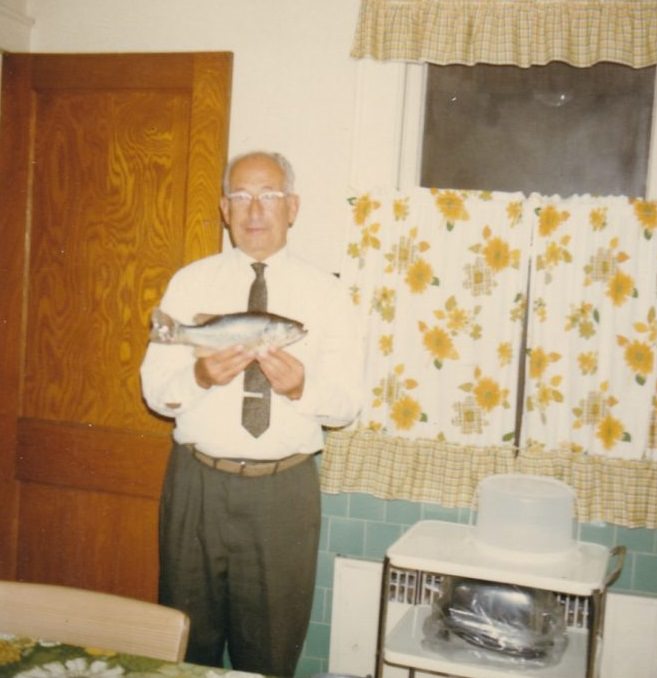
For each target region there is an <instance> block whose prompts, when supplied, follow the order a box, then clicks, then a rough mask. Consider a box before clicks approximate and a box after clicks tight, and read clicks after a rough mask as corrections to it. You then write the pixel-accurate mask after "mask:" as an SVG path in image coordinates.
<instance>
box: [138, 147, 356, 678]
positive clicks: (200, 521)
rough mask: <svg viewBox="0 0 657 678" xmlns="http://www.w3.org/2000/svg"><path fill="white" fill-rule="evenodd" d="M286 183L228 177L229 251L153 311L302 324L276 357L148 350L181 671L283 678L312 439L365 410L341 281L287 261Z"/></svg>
mask: <svg viewBox="0 0 657 678" xmlns="http://www.w3.org/2000/svg"><path fill="white" fill-rule="evenodd" d="M298 210H299V197H298V196H297V195H296V194H295V193H294V176H293V172H292V169H291V167H290V165H289V163H288V162H287V160H286V159H285V158H284V157H282V156H281V155H279V154H276V153H265V152H253V153H249V154H246V155H242V156H240V157H237V158H235V159H234V160H233V161H232V162H231V163H230V164H229V165H228V167H227V170H226V175H225V178H224V197H223V198H222V200H221V211H222V214H223V217H224V220H225V223H226V225H227V227H228V228H229V230H230V235H231V240H232V242H233V245H234V247H233V248H232V249H228V250H227V251H225V252H223V253H221V254H217V255H213V256H210V257H206V258H205V259H201V260H200V261H196V262H194V263H192V264H190V265H188V266H186V267H184V268H183V269H181V270H180V271H178V272H177V273H176V274H175V275H174V276H173V278H172V279H171V281H170V283H169V285H168V287H167V290H166V292H165V294H164V296H163V298H162V301H161V304H160V308H161V310H162V311H163V312H165V313H166V314H168V315H170V316H171V317H172V318H175V319H176V320H178V321H180V322H183V323H187V324H193V322H194V320H193V319H194V317H195V316H196V315H197V314H210V315H223V314H228V313H236V312H241V311H246V310H247V308H248V309H252V310H257V311H266V312H269V313H272V314H277V315H280V316H285V317H288V318H292V319H294V320H297V321H299V322H300V323H303V325H304V328H305V329H306V330H307V333H306V334H305V336H304V337H303V338H302V339H301V340H299V341H297V342H296V343H293V344H292V345H289V346H286V347H284V348H272V347H269V348H267V349H266V350H264V351H261V350H259V351H257V352H254V351H253V350H251V349H249V348H248V347H246V346H244V345H240V344H237V345H233V346H228V347H224V348H221V349H217V350H216V351H213V352H211V353H210V354H209V355H208V352H207V351H204V352H199V351H198V350H196V351H195V349H194V348H193V347H191V346H188V345H183V344H166V343H155V342H152V343H151V344H150V345H149V347H148V349H147V352H146V356H145V358H144V361H143V364H142V368H141V377H142V385H143V393H144V397H145V399H146V402H147V403H148V405H149V406H150V407H151V408H152V409H153V410H154V411H155V412H157V413H159V414H161V415H164V416H167V417H172V418H174V419H175V428H174V434H173V437H174V443H173V449H172V452H171V458H170V460H169V466H168V470H167V475H166V479H165V483H164V488H163V494H162V501H161V515H160V601H161V602H162V603H163V604H166V605H171V606H172V607H176V608H179V609H181V610H184V611H185V612H187V613H188V614H189V616H190V618H191V634H190V645H189V651H188V659H189V660H190V661H193V662H197V663H202V664H210V665H216V666H221V665H222V661H223V655H224V648H225V647H226V646H227V648H228V653H229V657H230V662H231V665H232V666H233V668H235V669H239V670H242V671H252V672H257V673H264V674H270V675H272V674H273V675H278V676H291V675H293V674H294V671H295V667H296V663H297V661H298V658H299V655H300V652H301V648H302V645H303V642H304V638H305V634H306V631H307V627H308V621H309V617H310V610H311V605H312V597H313V591H314V584H315V569H316V560H317V546H318V538H319V529H320V522H321V513H320V493H319V482H318V476H317V465H316V462H315V455H316V454H317V453H318V452H319V451H320V450H321V448H322V447H323V426H332V427H335V426H343V425H345V424H347V423H349V422H350V421H351V420H353V419H354V417H355V416H356V414H357V413H358V410H359V408H360V403H361V397H362V383H361V375H362V341H361V336H360V332H359V330H358V327H359V323H358V320H357V319H356V317H355V315H354V311H353V308H352V304H351V302H350V300H349V297H348V294H347V292H346V290H345V289H344V288H343V286H342V285H341V283H340V281H339V280H338V279H336V278H335V277H334V276H332V275H330V274H329V273H327V272H324V271H321V270H320V269H317V268H315V267H313V266H311V265H310V264H309V263H306V262H305V261H303V260H302V259H300V258H298V257H296V256H294V255H293V254H292V253H291V252H290V251H289V248H288V245H287V234H288V230H289V228H290V227H291V226H292V224H293V223H294V221H295V219H296V217H297V213H298Z"/></svg>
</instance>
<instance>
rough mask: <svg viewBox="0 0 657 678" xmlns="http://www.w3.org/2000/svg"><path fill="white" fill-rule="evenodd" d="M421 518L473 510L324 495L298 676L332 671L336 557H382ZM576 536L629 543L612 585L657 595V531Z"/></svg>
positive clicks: (605, 529) (609, 529) (586, 528)
mask: <svg viewBox="0 0 657 678" xmlns="http://www.w3.org/2000/svg"><path fill="white" fill-rule="evenodd" d="M418 520H447V521H451V522H457V523H468V522H470V511H469V510H468V509H450V508H444V507H441V506H437V505H436V504H426V503H415V502H408V501H386V500H382V499H377V498H376V497H373V496H371V495H367V494H337V495H329V494H323V495H322V534H321V538H320V550H319V560H318V571H317V585H316V588H315V599H314V606H313V612H312V618H311V622H310V628H309V630H308V636H307V638H306V643H305V645H304V649H303V654H302V657H301V660H300V662H299V666H298V668H297V673H296V675H297V678H305V677H307V676H312V675H314V674H316V673H325V672H327V671H328V654H329V640H330V627H331V600H332V595H333V560H334V558H335V556H336V555H337V554H339V555H342V556H350V557H354V558H366V559H369V560H383V556H384V554H385V552H386V549H387V548H388V547H389V546H390V544H392V543H393V542H394V541H395V540H396V539H398V538H399V537H400V536H401V535H402V534H403V533H404V532H405V531H406V530H407V529H408V528H409V527H411V525H413V524H415V523H416V522H417V521H418ZM578 538H579V539H581V540H583V541H590V542H595V543H599V544H604V545H605V546H610V547H611V546H614V545H615V544H624V545H625V546H626V547H627V558H626V560H625V566H624V568H623V572H622V574H621V576H620V578H619V580H618V581H617V582H616V584H614V586H613V587H612V590H613V591H616V592H619V593H620V592H622V593H630V592H631V593H635V594H645V595H650V596H657V530H646V529H641V528H637V529H629V528H624V527H617V526H615V525H607V524H602V523H601V524H581V525H579V527H578Z"/></svg>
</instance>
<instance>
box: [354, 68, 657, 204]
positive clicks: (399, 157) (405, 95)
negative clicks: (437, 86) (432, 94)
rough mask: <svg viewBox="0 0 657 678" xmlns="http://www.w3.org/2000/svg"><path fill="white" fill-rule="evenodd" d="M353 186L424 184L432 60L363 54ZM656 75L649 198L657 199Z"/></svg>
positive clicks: (358, 88) (647, 182) (355, 187)
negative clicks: (377, 58)
mask: <svg viewBox="0 0 657 678" xmlns="http://www.w3.org/2000/svg"><path fill="white" fill-rule="evenodd" d="M357 69H358V72H357V79H356V82H357V84H356V101H355V121H354V141H353V147H352V166H351V172H350V184H351V186H350V188H351V189H354V190H358V191H362V190H370V189H372V188H375V187H384V186H385V187H393V188H396V189H399V190H405V189H408V188H410V187H413V186H419V185H420V173H421V157H422V133H423V129H424V109H425V91H426V80H427V72H428V65H427V64H416V63H403V62H379V61H374V60H372V59H361V60H359V62H358V64H357ZM656 137H657V76H656V84H655V99H654V102H653V111H652V124H651V133H650V149H649V154H648V171H647V177H646V196H645V197H646V199H648V200H655V199H657V138H656Z"/></svg>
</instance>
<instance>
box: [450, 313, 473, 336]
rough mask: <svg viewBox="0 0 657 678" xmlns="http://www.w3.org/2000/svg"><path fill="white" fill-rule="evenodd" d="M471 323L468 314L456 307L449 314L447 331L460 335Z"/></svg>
mask: <svg viewBox="0 0 657 678" xmlns="http://www.w3.org/2000/svg"><path fill="white" fill-rule="evenodd" d="M469 322H470V318H469V317H468V313H467V311H466V310H465V309H463V308H460V307H459V306H454V307H453V308H451V309H450V310H448V312H447V329H449V330H450V332H452V333H453V334H459V333H460V332H462V331H463V330H465V329H466V328H467V326H468V324H469Z"/></svg>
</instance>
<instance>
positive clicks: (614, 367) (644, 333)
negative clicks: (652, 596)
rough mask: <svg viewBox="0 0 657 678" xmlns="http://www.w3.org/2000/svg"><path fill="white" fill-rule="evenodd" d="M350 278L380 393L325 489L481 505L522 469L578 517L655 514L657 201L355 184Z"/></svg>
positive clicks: (344, 444)
mask: <svg viewBox="0 0 657 678" xmlns="http://www.w3.org/2000/svg"><path fill="white" fill-rule="evenodd" d="M350 202H351V204H350V215H349V216H350V219H349V223H350V225H349V229H348V235H347V241H348V245H347V256H346V257H345V262H344V266H343V270H342V272H341V275H342V278H343V279H344V280H345V281H346V282H347V284H348V285H349V286H350V288H351V292H352V298H353V300H354V303H355V304H357V305H358V307H359V308H360V309H361V310H362V313H363V316H364V320H365V322H366V324H367V333H368V342H369V357H368V364H367V366H366V379H367V389H368V391H367V393H368V399H367V402H366V405H365V408H364V409H363V412H362V413H361V416H360V419H359V420H358V422H356V424H355V425H354V426H353V427H351V428H350V429H349V430H344V431H337V432H332V433H331V434H329V436H328V441H327V448H326V454H325V458H324V462H323V465H322V483H323V489H324V490H325V491H327V492H337V491H352V492H355V491H361V492H369V493H372V494H374V495H376V496H380V497H385V498H406V499H411V500H415V501H435V502H438V503H441V504H443V505H446V506H468V505H470V502H471V501H472V496H473V492H474V490H475V488H476V485H477V484H478V482H479V481H480V480H481V479H482V478H483V477H485V476H487V475H490V474H491V473H499V472H509V471H512V470H516V471H523V472H530V473H541V474H546V475H552V476H554V477H558V478H560V479H562V480H565V481H566V482H568V483H569V484H571V485H572V486H573V487H575V489H576V491H577V493H578V499H579V501H578V511H579V518H580V520H593V519H603V520H608V521H610V522H616V523H618V524H624V525H628V526H637V525H644V526H650V527H657V441H656V437H657V434H656V421H657V397H656V396H655V394H656V393H657V390H656V389H657V366H656V365H655V346H656V343H657V318H656V311H655V308H656V306H657V233H655V231H656V230H657V203H654V202H648V201H642V200H629V199H627V198H618V197H612V198H592V197H590V196H583V197H580V196H575V197H573V198H569V199H561V198H558V197H552V198H548V197H544V196H539V195H532V196H530V197H529V198H525V197H524V196H523V195H522V194H519V193H518V194H509V193H494V192H493V193H491V192H476V191H455V190H439V189H425V188H414V189H411V190H409V191H407V192H398V191H395V192H370V193H368V194H363V195H360V196H358V197H355V198H353V199H352V200H351V201H350Z"/></svg>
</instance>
